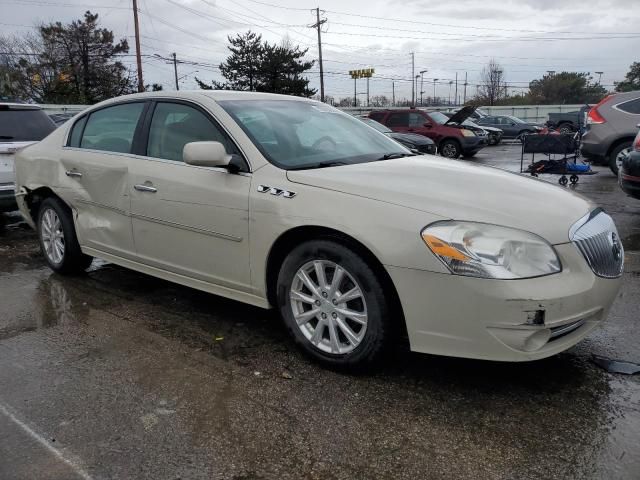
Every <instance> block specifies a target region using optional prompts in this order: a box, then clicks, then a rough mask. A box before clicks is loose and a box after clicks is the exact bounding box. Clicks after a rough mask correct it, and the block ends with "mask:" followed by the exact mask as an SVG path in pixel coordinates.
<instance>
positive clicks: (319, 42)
mask: <svg viewBox="0 0 640 480" xmlns="http://www.w3.org/2000/svg"><path fill="white" fill-rule="evenodd" d="M324 23H327V19H326V18H325V19H323V20H322V21H321V20H320V7H318V8H316V23H314V24H313V25H311V26H310V28H317V29H318V63H319V64H320V101H321V102H324V71H323V69H322V37H321V36H320V27H321V26H322V24H324ZM354 102H355V100H354ZM367 104H368V102H367ZM354 106H355V103H354Z"/></svg>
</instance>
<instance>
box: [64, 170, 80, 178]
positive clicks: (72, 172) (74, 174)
mask: <svg viewBox="0 0 640 480" xmlns="http://www.w3.org/2000/svg"><path fill="white" fill-rule="evenodd" d="M64 174H65V175H66V176H67V177H78V178H79V177H82V173H80V172H78V171H77V170H67V171H66V172H64Z"/></svg>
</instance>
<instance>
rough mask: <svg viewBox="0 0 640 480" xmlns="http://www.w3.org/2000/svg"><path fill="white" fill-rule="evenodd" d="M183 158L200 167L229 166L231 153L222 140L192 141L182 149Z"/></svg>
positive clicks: (188, 162) (187, 162) (186, 161)
mask: <svg viewBox="0 0 640 480" xmlns="http://www.w3.org/2000/svg"><path fill="white" fill-rule="evenodd" d="M182 159H183V160H184V163H186V164H188V165H195V166H198V167H227V166H228V165H229V162H230V161H231V155H229V154H228V153H227V151H226V150H225V148H224V145H222V144H221V143H220V142H190V143H187V144H186V145H185V146H184V148H183V149H182Z"/></svg>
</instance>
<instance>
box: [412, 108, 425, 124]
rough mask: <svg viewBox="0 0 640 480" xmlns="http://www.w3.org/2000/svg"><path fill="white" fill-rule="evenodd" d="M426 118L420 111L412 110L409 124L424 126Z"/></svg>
mask: <svg viewBox="0 0 640 480" xmlns="http://www.w3.org/2000/svg"><path fill="white" fill-rule="evenodd" d="M424 122H425V118H424V117H423V116H422V115H420V114H419V113H415V112H411V113H410V114H409V126H410V127H422V126H423V125H424Z"/></svg>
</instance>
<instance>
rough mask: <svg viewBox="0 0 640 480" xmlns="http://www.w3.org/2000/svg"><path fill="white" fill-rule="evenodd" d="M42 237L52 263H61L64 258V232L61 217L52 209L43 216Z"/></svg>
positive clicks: (48, 209)
mask: <svg viewBox="0 0 640 480" xmlns="http://www.w3.org/2000/svg"><path fill="white" fill-rule="evenodd" d="M40 236H41V238H42V245H43V247H44V253H45V255H46V256H47V258H48V259H49V260H50V261H51V262H52V263H55V264H57V263H61V262H62V259H63V258H64V249H65V244H64V231H63V230H62V222H61V221H60V217H58V214H57V213H56V212H55V210H53V209H52V208H47V209H46V210H45V211H44V213H43V214H42V220H41V223H40Z"/></svg>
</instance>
